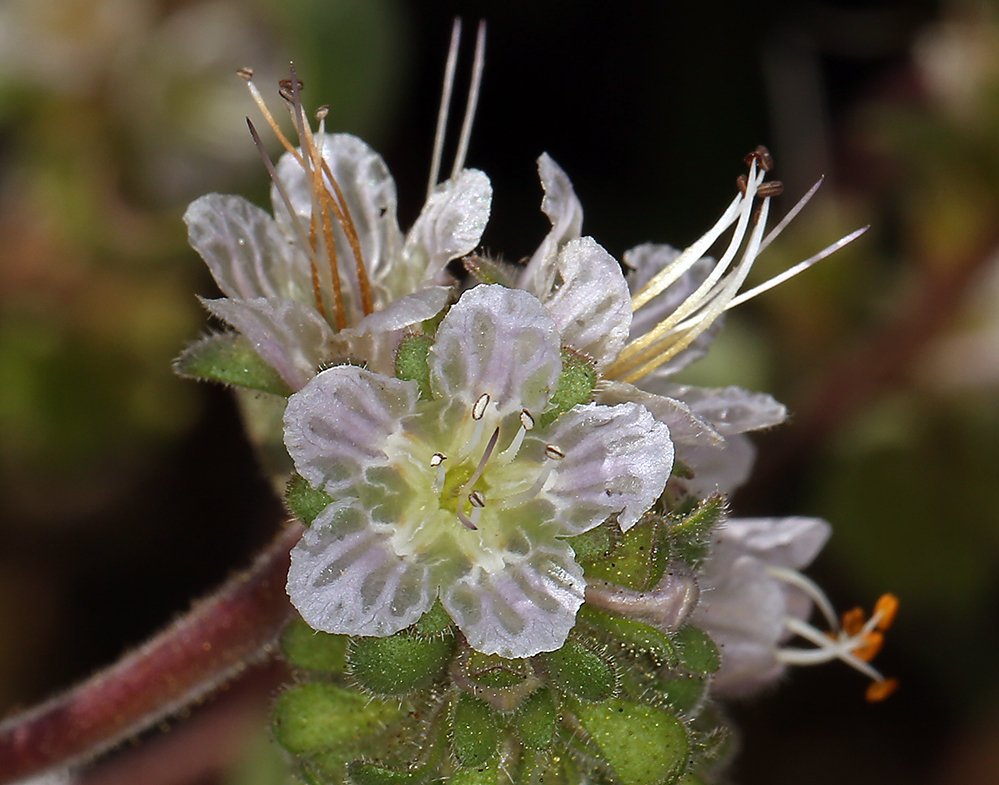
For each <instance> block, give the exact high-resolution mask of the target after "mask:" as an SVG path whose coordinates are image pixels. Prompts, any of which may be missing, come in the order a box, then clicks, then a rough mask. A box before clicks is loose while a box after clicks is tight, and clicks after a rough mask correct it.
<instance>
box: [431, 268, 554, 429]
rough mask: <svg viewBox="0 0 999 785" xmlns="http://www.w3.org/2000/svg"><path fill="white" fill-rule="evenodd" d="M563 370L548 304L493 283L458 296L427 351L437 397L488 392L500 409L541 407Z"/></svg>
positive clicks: (469, 398)
mask: <svg viewBox="0 0 999 785" xmlns="http://www.w3.org/2000/svg"><path fill="white" fill-rule="evenodd" d="M561 370H562V358H561V348H560V342H559V335H558V330H557V329H556V327H555V323H554V322H553V321H552V317H551V314H549V313H548V310H547V309H546V308H545V307H544V306H543V305H542V304H541V303H540V302H538V299H537V298H536V297H534V296H533V295H530V294H528V293H527V292H523V291H520V290H518V289H507V288H506V287H504V286H499V285H496V284H492V285H481V286H476V287H474V288H473V289H469V290H468V291H467V292H465V293H464V294H463V295H462V296H461V299H460V300H459V301H458V302H457V303H456V304H455V305H454V306H452V307H451V310H450V311H448V314H447V316H445V317H444V320H443V321H442V322H441V325H440V327H439V328H438V330H437V338H436V342H435V343H434V346H433V348H432V349H431V351H430V384H431V388H432V389H433V391H434V395H435V397H438V398H440V397H444V398H460V399H462V400H464V401H465V402H466V404H467V405H469V406H471V404H472V403H474V402H475V401H476V400H477V399H478V398H479V397H480V396H481V395H482V394H484V393H486V394H488V395H489V396H490V399H491V400H492V402H493V403H494V404H495V405H496V407H497V409H498V410H499V412H500V413H501V414H507V413H509V412H513V411H520V410H521V409H528V410H529V411H532V412H540V411H541V410H542V409H543V408H544V406H545V404H546V403H547V402H548V399H549V398H550V397H551V393H552V390H554V389H555V385H556V383H557V382H558V377H559V373H561Z"/></svg>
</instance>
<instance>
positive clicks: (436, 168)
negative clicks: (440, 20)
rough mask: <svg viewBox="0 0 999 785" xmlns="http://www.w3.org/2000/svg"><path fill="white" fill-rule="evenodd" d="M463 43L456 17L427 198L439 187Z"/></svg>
mask: <svg viewBox="0 0 999 785" xmlns="http://www.w3.org/2000/svg"><path fill="white" fill-rule="evenodd" d="M460 43H461V19H460V18H458V17H456V18H455V20H454V24H453V25H452V27H451V45H450V46H449V47H448V51H447V63H446V64H445V66H444V87H443V89H442V90H441V105H440V108H439V109H438V110H437V130H436V132H435V133H434V153H433V157H432V158H431V159H430V180H429V181H428V182H427V199H429V198H430V195H431V194H432V193H433V192H434V188H436V187H437V178H438V176H439V175H440V172H441V156H442V155H443V154H444V135H445V133H446V132H447V118H448V113H449V111H450V109H451V93H452V92H453V90H454V74H455V70H456V69H457V67H458V44H460Z"/></svg>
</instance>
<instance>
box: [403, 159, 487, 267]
mask: <svg viewBox="0 0 999 785" xmlns="http://www.w3.org/2000/svg"><path fill="white" fill-rule="evenodd" d="M492 197H493V187H492V184H491V183H490V182H489V178H488V177H487V176H486V174H485V173H484V172H480V171H479V170H477V169H464V170H462V171H461V173H460V174H459V175H458V177H457V178H456V179H453V180H446V181H444V182H443V183H441V184H440V185H438V186H437V188H436V190H434V192H433V194H431V195H430V198H429V199H428V200H427V203H426V204H425V205H424V206H423V210H422V211H421V212H420V216H419V218H417V219H416V223H414V224H413V228H412V229H410V230H409V233H408V234H407V235H406V245H405V250H404V251H403V255H404V257H405V259H406V264H407V266H408V267H409V268H410V270H408V271H407V274H409V275H411V276H412V277H413V278H414V279H415V281H420V280H422V281H423V282H424V283H440V282H441V274H442V273H443V271H444V268H445V266H447V263H448V262H450V261H451V260H452V259H457V258H458V257H459V256H464V255H465V254H467V253H470V252H471V251H473V250H474V249H475V247H476V246H477V245H478V244H479V240H480V239H481V238H482V232H483V231H485V228H486V223H487V222H488V221H489V209H490V206H491V204H492ZM411 286H413V284H411Z"/></svg>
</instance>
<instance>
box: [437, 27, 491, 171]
mask: <svg viewBox="0 0 999 785" xmlns="http://www.w3.org/2000/svg"><path fill="white" fill-rule="evenodd" d="M485 64H486V20H485V19H483V20H481V21H480V22H479V31H478V33H477V34H476V36H475V57H474V59H473V60H472V81H471V84H469V86H468V100H467V101H466V102H465V117H464V119H463V120H462V122H461V135H460V136H459V137H458V150H457V152H456V153H455V154H454V166H452V167H451V177H452V178H454V177H457V176H458V172H460V171H461V170H462V168H463V167H464V166H465V156H466V155H467V154H468V142H469V139H471V137H472V122H473V121H474V120H475V109H476V107H477V106H478V104H479V87H480V86H481V85H482V69H483V68H484V67H485ZM435 185H436V183H435Z"/></svg>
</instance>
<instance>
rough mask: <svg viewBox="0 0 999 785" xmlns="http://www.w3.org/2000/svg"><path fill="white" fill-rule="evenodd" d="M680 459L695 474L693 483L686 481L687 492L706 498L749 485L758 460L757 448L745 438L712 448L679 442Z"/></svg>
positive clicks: (729, 437)
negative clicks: (745, 484)
mask: <svg viewBox="0 0 999 785" xmlns="http://www.w3.org/2000/svg"><path fill="white" fill-rule="evenodd" d="M676 459H677V460H678V461H682V462H683V464H684V465H686V466H687V467H688V468H689V469H690V470H691V471H693V473H694V477H693V479H687V480H684V481H683V484H684V485H685V486H686V487H687V490H688V491H689V492H690V493H691V494H693V495H694V496H698V497H700V498H704V497H706V496H710V495H711V494H713V493H731V492H732V491H734V490H735V489H736V488H738V487H739V486H740V485H742V484H743V483H744V482H746V480H748V479H749V475H750V473H751V472H752V470H753V463H754V462H755V460H756V448H755V447H754V446H753V443H752V442H751V441H749V438H748V437H746V436H743V435H742V434H736V435H735V436H728V437H726V438H725V439H724V440H723V441H722V442H720V443H719V444H716V445H713V446H709V447H704V446H700V445H691V444H686V443H681V442H677V444H676Z"/></svg>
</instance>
